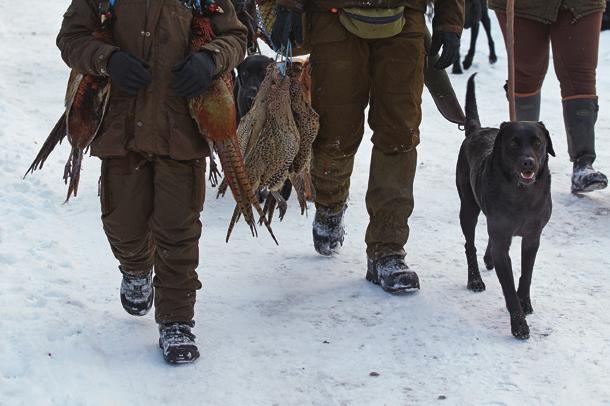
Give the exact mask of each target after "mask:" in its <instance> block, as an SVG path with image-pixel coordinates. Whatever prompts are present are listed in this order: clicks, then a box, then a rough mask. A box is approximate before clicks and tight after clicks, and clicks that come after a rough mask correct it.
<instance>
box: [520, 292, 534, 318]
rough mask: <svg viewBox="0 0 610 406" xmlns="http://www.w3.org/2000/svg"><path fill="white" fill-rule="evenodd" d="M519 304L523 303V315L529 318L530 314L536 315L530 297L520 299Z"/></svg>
mask: <svg viewBox="0 0 610 406" xmlns="http://www.w3.org/2000/svg"><path fill="white" fill-rule="evenodd" d="M519 302H521V309H523V313H525V315H526V316H527V315H528V314H532V313H534V308H533V307H532V301H531V300H530V298H529V296H528V297H520V298H519Z"/></svg>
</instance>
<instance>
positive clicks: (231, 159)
mask: <svg viewBox="0 0 610 406" xmlns="http://www.w3.org/2000/svg"><path fill="white" fill-rule="evenodd" d="M192 30H193V32H192V39H191V47H192V48H193V49H194V50H197V49H201V47H202V46H203V45H205V44H206V43H208V42H210V41H211V40H212V39H213V37H214V33H213V31H212V26H211V24H210V19H209V18H208V17H205V16H203V15H202V14H199V13H195V15H194V17H193V28H192ZM232 87H233V84H232V77H231V75H230V74H229V73H227V74H225V75H223V76H221V77H220V78H217V79H216V80H214V82H213V83H212V85H211V86H210V88H209V89H208V90H207V91H206V92H204V93H203V94H202V95H200V96H197V97H194V98H192V99H190V100H189V108H190V111H191V115H192V117H193V118H194V119H195V121H196V122H197V125H198V126H199V130H200V132H201V133H202V134H205V135H206V136H207V137H208V138H209V139H210V140H211V141H212V142H213V144H214V147H215V149H216V152H217V153H218V157H219V158H220V163H221V165H222V169H223V171H224V179H225V182H226V183H227V184H228V186H229V187H230V188H231V192H232V193H233V197H234V199H235V201H236V203H237V207H236V209H235V210H236V212H237V213H239V214H240V215H243V216H244V219H245V220H246V223H247V224H248V226H249V227H250V230H251V231H252V234H253V235H256V220H255V219H254V213H253V211H252V207H254V208H255V209H256V211H257V213H258V215H259V216H260V217H261V218H264V213H263V209H262V207H261V206H260V204H259V202H258V200H257V199H256V196H255V194H254V192H255V190H256V189H255V187H253V185H252V184H251V182H250V179H251V177H250V176H249V175H248V172H247V170H246V167H245V165H244V159H243V157H242V152H241V149H240V146H239V141H238V138H237V118H236V116H237V112H236V110H235V101H234V99H233V90H232ZM263 223H264V224H265V226H266V227H267V230H268V231H269V233H270V234H271V237H272V238H273V240H274V241H275V242H276V243H277V240H276V238H275V236H274V235H273V231H272V230H271V227H270V226H269V222H268V221H266V220H264V221H263ZM232 224H233V222H232ZM231 230H232V227H230V229H229V231H228V232H227V242H228V241H229V237H230V235H231Z"/></svg>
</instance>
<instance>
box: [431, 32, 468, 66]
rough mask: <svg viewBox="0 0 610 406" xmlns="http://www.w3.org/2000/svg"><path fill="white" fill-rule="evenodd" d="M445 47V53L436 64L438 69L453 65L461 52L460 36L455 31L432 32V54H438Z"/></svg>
mask: <svg viewBox="0 0 610 406" xmlns="http://www.w3.org/2000/svg"><path fill="white" fill-rule="evenodd" d="M441 46H442V47H443V53H442V54H441V57H440V58H438V61H436V63H435V64H434V67H435V68H436V69H439V70H441V69H446V68H447V67H448V66H449V65H451V64H452V63H453V62H454V61H455V60H456V59H457V58H458V57H459V54H460V36H459V35H457V34H456V33H455V32H436V31H435V32H434V34H432V44H431V45H430V55H429V56H436V55H437V54H438V51H440V50H441Z"/></svg>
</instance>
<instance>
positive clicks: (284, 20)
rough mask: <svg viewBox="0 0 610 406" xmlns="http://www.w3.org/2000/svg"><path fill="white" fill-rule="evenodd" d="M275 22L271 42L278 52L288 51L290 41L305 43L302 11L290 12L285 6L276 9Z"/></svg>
mask: <svg viewBox="0 0 610 406" xmlns="http://www.w3.org/2000/svg"><path fill="white" fill-rule="evenodd" d="M275 12H276V15H275V22H274V23H273V28H272V29H271V42H273V46H274V47H275V50H276V51H281V50H282V49H286V47H287V46H288V41H292V42H293V43H297V44H300V43H302V42H303V23H302V21H301V15H302V14H303V13H302V12H301V11H297V10H289V9H287V8H286V7H284V6H277V7H276V9H275Z"/></svg>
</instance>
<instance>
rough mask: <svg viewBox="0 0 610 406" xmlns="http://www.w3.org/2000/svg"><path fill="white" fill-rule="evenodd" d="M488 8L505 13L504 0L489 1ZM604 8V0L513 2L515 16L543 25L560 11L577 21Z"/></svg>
mask: <svg viewBox="0 0 610 406" xmlns="http://www.w3.org/2000/svg"><path fill="white" fill-rule="evenodd" d="M489 8H490V9H492V10H495V11H506V0H489ZM605 8H606V0H515V15H517V16H518V17H523V18H527V19H530V20H536V21H540V22H543V23H545V24H550V23H553V22H555V21H556V20H557V14H558V13H559V10H560V9H566V10H569V11H571V12H572V14H573V15H574V19H575V20H577V19H579V18H581V17H584V16H586V15H589V14H592V13H595V12H598V11H603V10H604V9H605Z"/></svg>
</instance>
